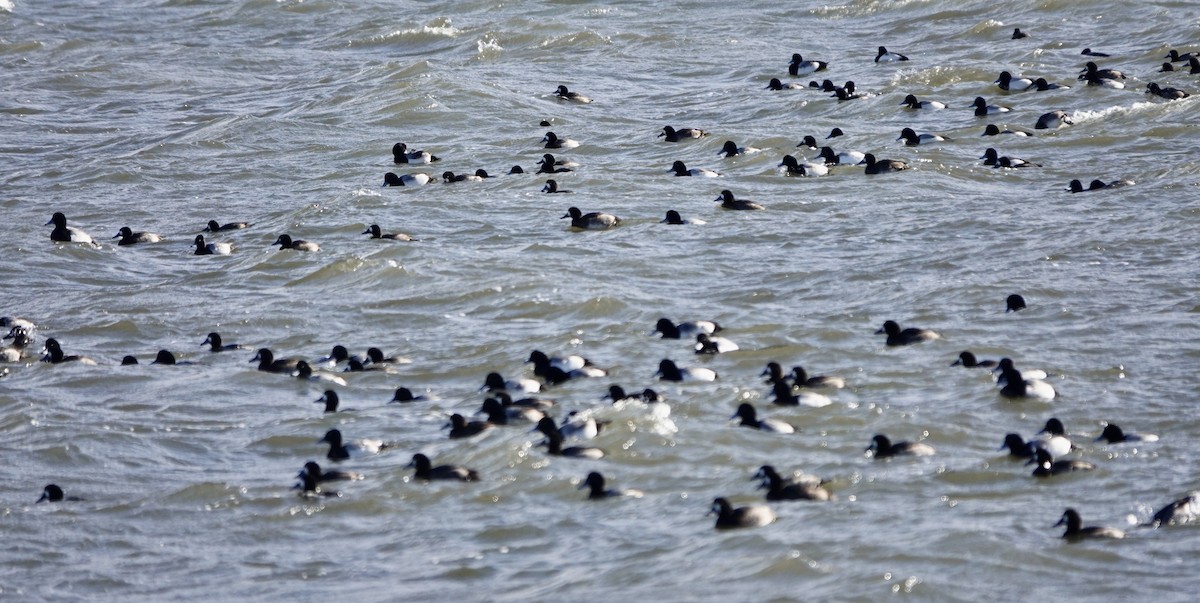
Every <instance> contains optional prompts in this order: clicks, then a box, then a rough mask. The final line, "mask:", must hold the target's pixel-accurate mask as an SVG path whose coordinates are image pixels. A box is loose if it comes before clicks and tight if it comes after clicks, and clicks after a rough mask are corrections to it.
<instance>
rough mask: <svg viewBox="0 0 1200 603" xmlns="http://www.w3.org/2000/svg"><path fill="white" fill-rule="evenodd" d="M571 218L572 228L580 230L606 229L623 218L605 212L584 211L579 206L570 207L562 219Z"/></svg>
mask: <svg viewBox="0 0 1200 603" xmlns="http://www.w3.org/2000/svg"><path fill="white" fill-rule="evenodd" d="M567 218H570V219H571V228H577V229H580V230H606V229H609V228H612V227H613V226H616V225H617V224H619V223H620V222H621V219H620V218H618V217H616V216H614V215H612V214H609V213H604V212H598V211H594V212H590V213H586V214H585V213H583V212H582V211H580V210H579V208H578V207H570V208H568V209H567V213H566V214H565V215H564V216H563V217H562V218H561V219H564V220H565V219H567Z"/></svg>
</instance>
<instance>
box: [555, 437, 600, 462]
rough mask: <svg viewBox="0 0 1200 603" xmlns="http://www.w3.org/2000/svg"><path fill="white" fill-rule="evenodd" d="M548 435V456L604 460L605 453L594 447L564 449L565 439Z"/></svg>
mask: <svg viewBox="0 0 1200 603" xmlns="http://www.w3.org/2000/svg"><path fill="white" fill-rule="evenodd" d="M545 435H546V441H545V443H544V445H545V446H546V452H547V454H549V455H551V456H565V457H570V458H578V459H592V460H595V459H600V458H604V451H603V450H601V449H599V448H595V447H592V446H569V447H567V448H563V447H562V445H563V437H562V435H561V434H558V433H553V432H552V433H548V434H545Z"/></svg>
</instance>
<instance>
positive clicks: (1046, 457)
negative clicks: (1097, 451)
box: [1027, 447, 1096, 477]
mask: <svg viewBox="0 0 1200 603" xmlns="http://www.w3.org/2000/svg"><path fill="white" fill-rule="evenodd" d="M1027 464H1036V465H1037V467H1035V468H1034V470H1033V476H1034V477H1050V476H1054V475H1061V474H1063V473H1071V472H1073V471H1091V470H1092V469H1095V468H1096V466H1095V465H1093V464H1091V463H1089V462H1087V461H1077V460H1074V459H1072V460H1067V461H1056V460H1054V457H1053V456H1051V455H1050V453H1049V452H1048V451H1047V450H1046V449H1045V448H1040V447H1039V448H1037V449H1036V450H1034V453H1033V459H1031V460H1030V461H1029V463H1027Z"/></svg>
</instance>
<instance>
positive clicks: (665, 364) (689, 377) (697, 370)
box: [654, 358, 717, 381]
mask: <svg viewBox="0 0 1200 603" xmlns="http://www.w3.org/2000/svg"><path fill="white" fill-rule="evenodd" d="M654 374H655V375H657V376H658V377H659V378H660V379H662V380H663V381H716V380H717V372H716V371H714V370H712V369H710V368H704V367H683V368H681V367H679V366H676V364H675V362H673V361H671V360H668V359H666V358H664V359H663V360H662V361H661V362H659V363H658V372H656V373H654Z"/></svg>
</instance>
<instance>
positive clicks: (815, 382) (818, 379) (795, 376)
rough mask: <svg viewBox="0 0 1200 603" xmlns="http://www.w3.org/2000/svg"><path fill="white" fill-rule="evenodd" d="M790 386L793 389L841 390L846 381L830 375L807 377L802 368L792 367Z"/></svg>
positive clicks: (806, 372)
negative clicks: (826, 388) (818, 388)
mask: <svg viewBox="0 0 1200 603" xmlns="http://www.w3.org/2000/svg"><path fill="white" fill-rule="evenodd" d="M792 385H793V386H794V387H828V388H831V389H842V388H843V387H846V380H845V379H843V378H841V377H834V376H831V375H812V376H809V374H808V371H806V370H804V367H802V366H800V365H796V366H793V367H792Z"/></svg>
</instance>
